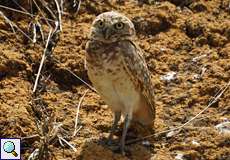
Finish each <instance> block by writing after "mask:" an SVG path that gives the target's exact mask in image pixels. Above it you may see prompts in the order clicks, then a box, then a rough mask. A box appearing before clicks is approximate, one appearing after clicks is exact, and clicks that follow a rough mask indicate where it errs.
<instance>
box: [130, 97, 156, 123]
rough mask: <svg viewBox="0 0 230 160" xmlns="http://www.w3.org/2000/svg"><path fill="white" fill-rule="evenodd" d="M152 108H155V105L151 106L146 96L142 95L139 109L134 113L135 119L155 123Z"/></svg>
mask: <svg viewBox="0 0 230 160" xmlns="http://www.w3.org/2000/svg"><path fill="white" fill-rule="evenodd" d="M152 108H154V106H151V105H150V104H149V103H148V101H147V100H146V98H145V97H144V96H142V97H141V100H140V105H139V107H138V109H137V110H136V111H135V112H134V113H133V120H134V121H138V122H140V123H141V124H143V125H148V126H149V125H153V124H154V119H155V113H153V111H152Z"/></svg>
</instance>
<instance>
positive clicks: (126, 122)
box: [120, 114, 132, 155]
mask: <svg viewBox="0 0 230 160" xmlns="http://www.w3.org/2000/svg"><path fill="white" fill-rule="evenodd" d="M131 119H132V115H131V114H127V115H126V116H125V121H124V127H123V131H122V137H121V146H120V147H121V154H122V155H125V137H126V134H127V131H128V128H129V124H130V122H131Z"/></svg>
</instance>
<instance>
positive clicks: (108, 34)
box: [89, 11, 135, 43]
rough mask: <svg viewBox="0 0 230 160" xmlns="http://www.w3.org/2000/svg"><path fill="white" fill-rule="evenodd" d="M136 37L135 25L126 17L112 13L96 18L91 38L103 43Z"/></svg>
mask: <svg viewBox="0 0 230 160" xmlns="http://www.w3.org/2000/svg"><path fill="white" fill-rule="evenodd" d="M134 35H135V28H134V25H133V23H132V22H131V21H130V20H129V19H128V18H127V17H126V16H124V15H122V14H120V13H117V12H114V11H111V12H105V13H102V14H100V15H98V16H97V17H96V19H95V20H94V21H93V24H92V28H91V32H90V36H89V38H90V39H92V40H97V41H101V42H103V43H113V42H117V41H121V40H127V39H132V38H133V36H134Z"/></svg>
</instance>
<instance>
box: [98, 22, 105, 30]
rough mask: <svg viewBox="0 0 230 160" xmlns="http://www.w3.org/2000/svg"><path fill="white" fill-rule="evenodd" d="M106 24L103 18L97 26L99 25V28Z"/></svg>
mask: <svg viewBox="0 0 230 160" xmlns="http://www.w3.org/2000/svg"><path fill="white" fill-rule="evenodd" d="M104 25H105V24H104V22H103V21H101V20H99V21H98V22H97V26H98V27H99V28H103V27H104Z"/></svg>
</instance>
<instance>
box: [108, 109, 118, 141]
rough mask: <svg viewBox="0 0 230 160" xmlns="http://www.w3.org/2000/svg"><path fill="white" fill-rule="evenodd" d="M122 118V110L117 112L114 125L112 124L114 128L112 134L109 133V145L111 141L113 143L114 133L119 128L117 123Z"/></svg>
mask: <svg viewBox="0 0 230 160" xmlns="http://www.w3.org/2000/svg"><path fill="white" fill-rule="evenodd" d="M120 119H121V112H115V113H114V120H113V125H112V128H111V130H110V134H109V138H108V145H111V143H112V139H113V134H114V132H115V130H116V129H117V124H118V122H119V121H120Z"/></svg>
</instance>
